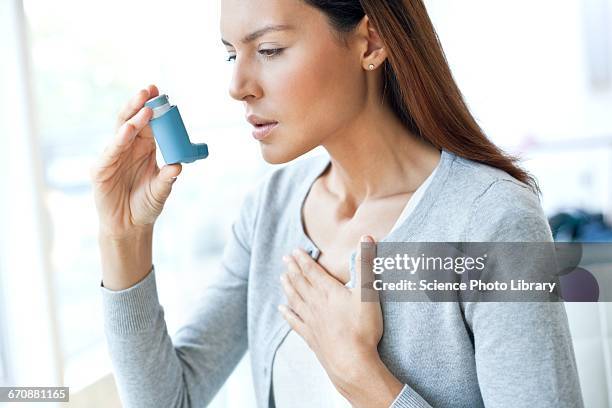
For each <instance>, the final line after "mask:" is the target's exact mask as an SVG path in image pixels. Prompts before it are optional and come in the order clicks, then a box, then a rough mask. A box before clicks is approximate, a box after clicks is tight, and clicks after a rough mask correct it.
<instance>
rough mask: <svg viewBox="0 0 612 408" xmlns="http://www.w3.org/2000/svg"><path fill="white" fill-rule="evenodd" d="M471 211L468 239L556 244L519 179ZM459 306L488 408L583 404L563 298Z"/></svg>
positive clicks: (492, 190)
mask: <svg viewBox="0 0 612 408" xmlns="http://www.w3.org/2000/svg"><path fill="white" fill-rule="evenodd" d="M500 199H501V200H500ZM500 201H501V202H503V203H506V204H505V205H499V203H500ZM472 214H473V216H472V218H471V222H470V228H471V230H470V233H469V234H468V236H467V239H469V240H471V241H475V242H523V243H531V242H552V234H551V231H550V227H549V225H548V221H547V219H546V216H545V215H544V212H543V210H542V207H541V206H540V203H539V200H538V198H537V196H536V195H535V194H534V193H533V192H531V191H530V190H529V189H527V187H525V185H523V184H519V182H515V181H509V180H498V181H496V182H495V183H493V184H492V185H491V186H490V187H489V188H488V189H487V191H486V192H485V193H484V194H483V195H482V196H480V197H479V198H478V199H477V200H476V202H475V203H474V205H473V210H472ZM501 262H504V261H503V260H501ZM462 308H463V310H464V314H465V321H466V323H467V326H468V330H469V331H470V332H471V333H472V335H473V343H474V355H475V360H476V370H477V374H478V383H479V387H480V391H481V395H482V398H483V401H484V404H485V406H486V407H508V406H512V407H535V406H537V407H582V406H583V401H582V394H581V391H580V384H579V380H578V372H577V368H576V361H575V356H574V350H573V344H572V338H571V335H570V331H569V324H568V320H567V315H566V312H565V306H564V304H563V303H562V302H547V301H540V302H535V301H532V302H464V303H463V304H462Z"/></svg>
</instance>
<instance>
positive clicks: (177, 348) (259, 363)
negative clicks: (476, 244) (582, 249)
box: [92, 0, 582, 408]
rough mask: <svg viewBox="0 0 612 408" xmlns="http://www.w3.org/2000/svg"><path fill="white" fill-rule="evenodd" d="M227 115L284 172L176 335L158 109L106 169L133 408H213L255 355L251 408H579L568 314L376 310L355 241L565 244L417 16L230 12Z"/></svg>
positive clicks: (386, 6) (244, 4)
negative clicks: (244, 124) (359, 269)
mask: <svg viewBox="0 0 612 408" xmlns="http://www.w3.org/2000/svg"><path fill="white" fill-rule="evenodd" d="M221 35H222V41H223V43H224V44H225V46H226V47H227V51H228V54H229V58H228V59H229V60H230V61H231V62H232V69H233V78H232V82H231V84H230V94H231V96H232V97H233V98H235V99H236V100H238V101H241V102H242V103H243V104H244V107H245V111H246V115H247V120H248V121H249V122H250V123H251V124H253V125H254V127H255V129H254V132H253V134H254V136H255V137H256V139H257V140H258V143H259V144H260V146H261V152H262V155H263V157H264V159H265V160H266V161H267V162H269V163H286V162H290V161H293V160H294V159H296V158H298V157H299V156H301V155H303V154H305V153H307V152H309V151H311V150H312V149H313V148H315V147H316V146H323V147H324V149H325V150H326V152H327V153H328V154H325V155H323V156H316V157H310V158H307V159H304V158H300V159H298V160H295V162H293V163H291V164H289V165H287V166H284V167H282V168H280V169H277V170H276V171H274V172H273V173H272V174H271V175H270V176H269V177H267V178H266V179H265V180H263V181H262V183H261V184H260V185H259V186H258V187H257V188H256V189H254V190H253V191H252V192H251V193H250V194H249V195H248V196H247V197H246V199H245V201H244V203H243V205H242V208H241V212H240V215H239V217H238V218H237V220H236V221H235V223H234V224H233V226H232V234H231V236H230V239H229V242H228V243H227V246H226V248H225V251H224V254H223V261H222V272H223V273H222V275H221V277H220V278H219V280H218V281H217V282H216V283H215V284H213V285H212V286H211V287H209V288H208V289H207V290H206V292H205V293H203V294H202V297H201V303H200V304H199V305H198V306H197V308H196V309H195V310H194V313H193V316H192V318H191V320H190V323H189V324H187V325H185V326H184V327H182V328H181V329H180V330H178V332H177V333H176V334H175V336H173V340H171V338H170V337H169V336H168V333H167V330H166V326H165V322H164V314H163V308H162V306H160V304H159V302H158V297H157V291H156V286H155V270H154V268H153V263H152V256H151V241H152V235H153V225H154V222H155V220H156V218H157V217H158V216H159V214H160V213H161V211H162V208H163V205H164V202H165V201H166V199H167V198H168V196H169V194H170V192H171V189H172V183H173V182H174V181H175V180H176V177H177V176H178V175H179V173H180V171H181V165H180V164H177V165H170V166H164V167H163V168H162V169H159V168H158V167H157V164H156V162H155V142H154V139H153V138H152V134H151V130H150V128H149V127H148V126H147V123H148V121H149V120H150V119H151V116H152V112H151V110H150V109H149V108H145V107H143V105H144V102H145V101H146V100H148V99H149V98H152V97H155V96H157V95H158V94H159V91H158V89H157V88H156V87H155V86H153V85H151V86H149V87H148V89H145V90H142V91H141V92H140V93H138V95H136V96H135V97H134V98H133V99H132V101H131V102H129V103H128V105H127V106H126V107H125V108H124V109H123V111H122V112H121V114H120V116H119V120H118V125H117V136H116V139H115V140H114V141H113V142H112V143H111V144H110V145H109V147H108V148H107V149H106V151H105V152H104V154H103V155H102V157H101V158H100V161H99V163H98V164H97V165H96V166H94V168H93V169H92V182H93V185H94V192H95V198H96V205H97V209H98V213H99V217H100V235H99V237H100V238H99V243H100V250H101V255H102V267H103V287H102V288H101V291H102V296H103V300H104V306H105V319H106V320H105V330H106V334H107V339H108V344H109V348H110V353H111V357H112V361H113V364H114V368H115V375H116V380H117V385H118V388H119V391H120V395H121V398H122V400H123V402H124V404H125V406H127V407H191V406H205V405H206V404H207V403H208V402H209V401H210V400H211V399H212V398H213V396H214V395H215V393H216V392H217V390H218V389H219V388H220V387H221V386H222V384H223V383H224V382H225V380H226V378H227V377H228V375H229V374H230V373H231V372H232V370H233V369H234V367H235V365H236V364H237V363H238V361H239V360H240V359H241V357H242V356H243V355H244V353H245V351H246V350H247V349H248V350H249V351H250V357H251V363H252V368H253V378H254V385H255V394H256V398H257V405H258V406H260V407H264V406H276V407H277V408H287V407H340V406H350V405H352V406H354V407H368V408H370V407H389V406H392V407H430V406H433V407H450V406H452V407H481V406H486V407H563V406H567V407H578V406H581V405H582V399H581V394H580V388H579V382H578V377H577V372H576V364H575V360H574V355H573V349H572V343H571V338H570V334H569V330H568V323H567V317H566V314H565V310H564V307H563V305H562V304H559V303H556V304H555V303H535V302H532V303H501V302H497V303H475V302H472V303H469V302H439V303H434V302H429V303H424V302H419V303H417V302H403V303H399V302H398V303H392V302H380V303H373V302H361V301H360V293H359V291H357V290H355V289H354V287H355V286H357V287H359V285H355V284H356V283H359V282H357V281H358V279H359V278H358V275H359V274H358V273H356V271H355V268H354V267H353V266H354V265H355V264H357V265H359V264H360V262H351V261H355V257H354V255H355V254H356V253H357V251H354V250H355V249H357V248H358V245H359V242H360V241H361V240H364V241H372V240H374V241H404V242H428V241H429V242H436V241H441V242H461V241H484V242H486V241H523V242H525V241H544V242H550V241H551V240H552V237H551V233H550V229H549V227H548V224H547V221H546V217H545V215H544V213H543V211H542V208H541V206H540V203H539V198H538V192H539V191H538V188H537V184H536V182H535V180H534V179H533V178H532V177H531V176H530V175H528V174H527V173H526V172H525V171H524V170H522V169H521V168H519V167H517V165H516V164H515V161H516V160H515V159H514V158H513V157H510V156H508V155H506V154H505V153H503V152H502V151H500V149H499V148H497V147H496V146H495V145H493V144H492V143H491V142H490V141H489V140H488V139H487V137H486V136H485V135H484V134H483V132H482V131H481V129H480V128H479V127H478V125H477V123H476V122H475V120H474V118H473V117H472V116H471V115H470V113H469V112H468V109H467V107H466V104H465V103H464V101H463V99H462V96H461V94H460V92H459V90H458V88H457V86H456V84H455V82H454V81H453V78H452V76H451V73H450V70H449V68H448V65H447V62H446V60H445V57H444V54H443V52H442V49H441V47H440V44H439V43H438V40H437V37H436V34H435V32H434V28H433V27H432V24H431V22H430V20H429V17H428V15H427V12H426V9H425V7H424V5H423V3H422V1H421V0H404V1H401V0H389V1H378V0H361V1H360V0H260V1H241V0H222V17H221Z"/></svg>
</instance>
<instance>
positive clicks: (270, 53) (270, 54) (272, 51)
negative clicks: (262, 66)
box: [259, 48, 283, 58]
mask: <svg viewBox="0 0 612 408" xmlns="http://www.w3.org/2000/svg"><path fill="white" fill-rule="evenodd" d="M282 51H283V48H272V49H269V50H259V53H260V54H261V55H263V56H264V58H273V57H276V56H277V55H280V53H281V52H282Z"/></svg>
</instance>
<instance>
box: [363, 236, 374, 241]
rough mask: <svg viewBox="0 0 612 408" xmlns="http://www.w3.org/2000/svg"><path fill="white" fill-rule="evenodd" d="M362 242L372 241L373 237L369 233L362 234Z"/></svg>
mask: <svg viewBox="0 0 612 408" xmlns="http://www.w3.org/2000/svg"><path fill="white" fill-rule="evenodd" d="M361 242H372V238H370V236H369V235H362V236H361Z"/></svg>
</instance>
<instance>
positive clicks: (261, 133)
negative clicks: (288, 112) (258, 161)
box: [253, 122, 278, 140]
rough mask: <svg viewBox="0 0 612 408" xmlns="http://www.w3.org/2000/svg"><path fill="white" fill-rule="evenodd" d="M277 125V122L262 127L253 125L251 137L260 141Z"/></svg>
mask: <svg viewBox="0 0 612 408" xmlns="http://www.w3.org/2000/svg"><path fill="white" fill-rule="evenodd" d="M277 125H278V122H272V123H266V124H264V125H255V126H254V129H253V137H254V138H255V139H257V140H262V139H263V138H265V137H266V136H268V135H269V134H270V132H272V130H273V129H274V128H275V127H276V126H277Z"/></svg>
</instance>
